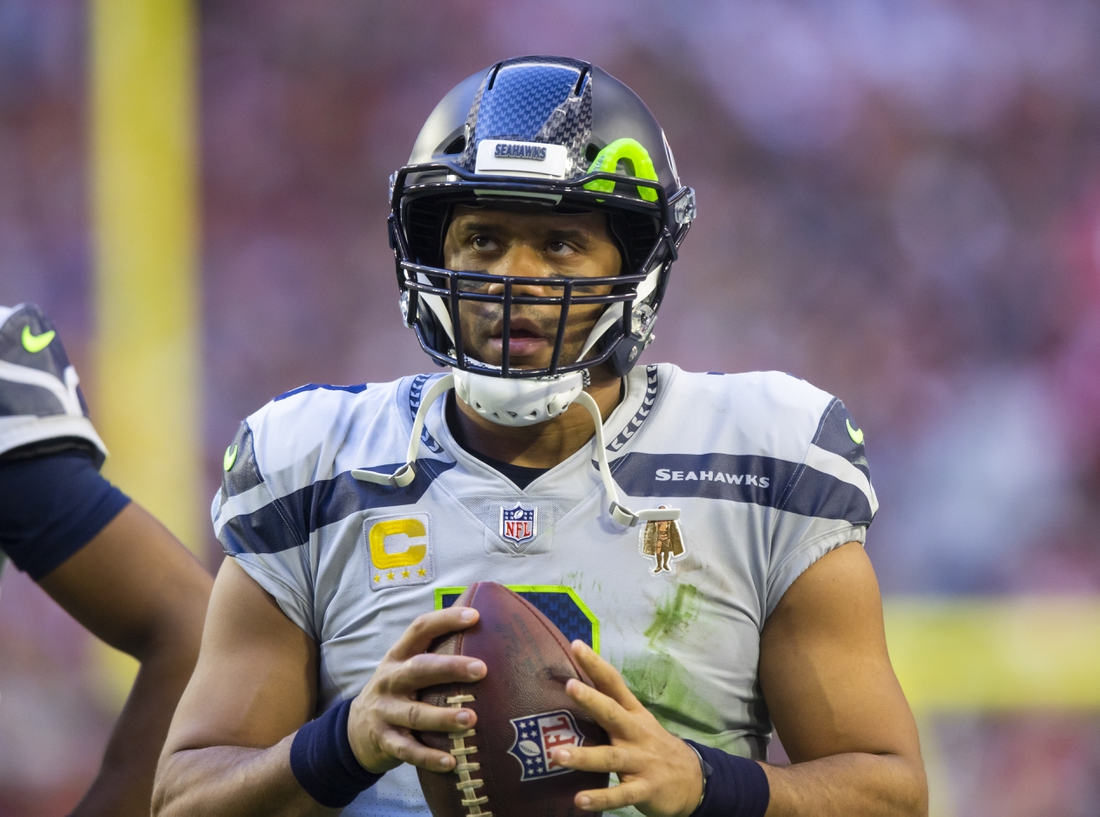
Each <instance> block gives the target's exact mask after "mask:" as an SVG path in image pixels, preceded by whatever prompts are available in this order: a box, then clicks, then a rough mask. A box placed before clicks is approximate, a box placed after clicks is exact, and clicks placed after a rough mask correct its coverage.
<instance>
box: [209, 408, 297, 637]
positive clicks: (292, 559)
mask: <svg viewBox="0 0 1100 817" xmlns="http://www.w3.org/2000/svg"><path fill="white" fill-rule="evenodd" d="M253 424H256V425H257V426H258V428H257V429H256V431H255V432H254V430H253V427H252V425H253ZM257 434H260V435H263V434H264V428H263V423H262V418H259V417H257V416H256V415H253V416H252V417H250V418H249V419H248V420H245V421H244V422H242V423H241V426H240V428H239V429H238V431H237V435H236V436H235V437H234V438H233V442H232V443H230V445H229V447H228V448H227V449H226V452H225V456H224V458H223V469H224V472H223V474H222V485H221V489H220V490H219V491H218V493H217V495H216V496H215V497H214V503H213V506H212V508H211V515H212V517H213V522H214V533H215V535H216V536H217V537H218V541H219V542H220V543H221V545H222V549H223V550H224V551H225V553H226V555H227V556H229V557H230V558H232V559H234V560H235V561H236V562H237V564H238V565H239V566H240V567H241V568H242V569H244V571H245V572H246V573H248V575H249V576H251V577H252V578H253V579H254V580H255V581H256V583H257V584H259V585H260V586H261V587H262V588H263V589H264V590H266V591H267V592H268V593H270V594H271V596H272V597H273V598H274V599H275V601H276V602H277V603H278V605H279V607H280V609H281V610H282V611H283V613H284V614H285V615H286V616H287V618H289V619H290V620H291V621H293V622H294V623H295V624H296V625H298V627H300V628H301V629H302V630H303V631H305V632H306V633H309V634H310V635H311V636H313V637H314V638H316V637H317V633H316V628H315V626H314V615H313V591H312V581H311V574H312V571H311V569H310V566H309V564H310V563H309V534H308V530H307V526H306V525H305V524H304V521H303V520H302V519H301V518H299V517H300V514H299V513H297V512H295V511H294V510H293V506H294V505H295V503H294V501H293V498H292V497H288V496H280V495H278V494H279V493H280V492H279V491H277V490H273V488H272V486H271V483H270V481H269V480H268V479H265V475H264V471H263V466H262V464H261V462H260V459H259V457H258V456H257V449H258V447H259V446H257V442H256V436H257Z"/></svg>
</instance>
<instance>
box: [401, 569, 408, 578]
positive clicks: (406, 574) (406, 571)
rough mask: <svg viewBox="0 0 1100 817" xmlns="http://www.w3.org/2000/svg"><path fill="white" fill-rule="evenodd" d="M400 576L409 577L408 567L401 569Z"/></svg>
mask: <svg viewBox="0 0 1100 817" xmlns="http://www.w3.org/2000/svg"><path fill="white" fill-rule="evenodd" d="M401 577H402V578H405V579H407V578H409V571H408V568H406V569H405V570H402V571H401Z"/></svg>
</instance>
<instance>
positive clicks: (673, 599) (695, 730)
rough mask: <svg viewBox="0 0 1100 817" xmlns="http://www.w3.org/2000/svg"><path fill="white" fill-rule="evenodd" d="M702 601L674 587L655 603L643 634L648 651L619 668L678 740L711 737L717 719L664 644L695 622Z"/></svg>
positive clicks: (686, 587)
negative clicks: (651, 619)
mask: <svg viewBox="0 0 1100 817" xmlns="http://www.w3.org/2000/svg"><path fill="white" fill-rule="evenodd" d="M702 606H703V596H702V594H701V593H700V592H699V588H697V587H695V586H694V585H691V584H681V585H677V587H676V592H675V593H674V594H669V595H666V597H665V598H664V599H663V600H662V601H661V602H659V603H658V605H657V609H656V611H655V612H654V615H653V623H652V624H650V625H649V628H648V629H646V631H645V633H644V635H645V637H646V638H648V639H649V652H648V653H647V654H646V655H644V656H639V657H637V658H634V659H631V660H629V661H627V662H626V664H624V666H623V669H622V675H623V678H624V679H625V680H626V683H627V686H629V687H630V690H631V692H633V693H634V695H635V696H636V697H637V698H638V700H639V701H641V703H642V704H643V705H644V706H645V707H646V709H648V710H649V711H650V712H652V713H653V715H654V716H655V717H656V718H657V720H658V721H659V722H660V724H661V725H662V726H663V727H664V728H665V729H668V731H670V732H672V733H673V734H676V735H680V736H681V737H691V738H694V737H699V738H703V736H704V735H709V736H711V739H713V733H714V731H715V728H716V727H717V725H718V724H720V723H722V718H721V716H720V713H719V712H718V710H717V709H716V708H715V707H714V706H713V705H711V704H710V703H708V702H707V701H706V700H705V699H704V698H703V697H702V696H700V695H699V693H698V691H697V690H698V684H697V683H696V682H695V681H694V680H693V678H692V677H691V673H689V672H688V671H687V670H686V669H685V668H684V667H683V665H682V664H681V663H680V662H679V661H677V660H676V658H674V657H673V656H672V654H671V653H670V651H669V650H668V649H667V647H666V646H664V644H665V643H666V642H668V641H675V642H677V643H679V642H681V641H682V640H683V639H684V636H685V634H686V630H687V628H688V627H689V626H690V624H691V623H692V622H693V621H695V620H696V619H697V618H698V617H699V613H700V611H701V609H702Z"/></svg>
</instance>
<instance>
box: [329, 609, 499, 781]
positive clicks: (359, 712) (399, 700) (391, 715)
mask: <svg viewBox="0 0 1100 817" xmlns="http://www.w3.org/2000/svg"><path fill="white" fill-rule="evenodd" d="M477 617H478V613H477V610H475V609H473V608H472V607H449V608H448V609H446V610H436V611H435V612H432V613H425V614H424V615H422V616H420V617H419V618H417V619H416V621H414V622H413V623H412V624H410V625H409V628H408V629H407V630H405V632H404V633H403V634H402V635H401V637H400V638H399V639H397V642H396V643H395V644H394V645H393V646H392V647H391V648H390V649H389V651H388V652H387V653H386V654H385V656H383V658H382V661H381V663H380V664H379V665H378V669H377V670H375V672H374V675H373V676H372V677H371V679H370V681H369V682H367V685H366V686H364V687H363V690H362V691H361V692H360V693H359V694H358V695H357V696H356V697H355V700H354V701H352V704H351V711H350V713H349V714H348V739H349V740H350V741H351V748H352V751H353V752H354V753H355V758H356V760H358V761H359V763H360V765H361V766H362V767H363V768H364V769H366V770H367V771H370V772H374V773H375V774H381V773H382V772H385V771H388V770H390V769H392V768H394V767H396V766H399V765H401V763H411V764H413V765H414V766H422V767H423V768H425V769H430V770H431V771H434V772H447V771H450V770H451V769H453V768H454V766H455V759H454V757H452V756H451V755H449V754H447V753H446V752H440V751H438V750H436V749H430V748H429V747H427V746H425V745H424V744H423V743H421V742H420V741H418V740H417V739H416V738H415V737H414V736H413V734H412V732H413V730H417V731H425V732H458V731H462V730H464V729H469V728H470V727H472V726H473V725H474V723H475V722H476V720H477V715H476V714H475V713H474V712H473V710H470V709H456V708H453V707H443V706H432V705H430V704H426V703H421V702H420V701H417V699H416V693H417V691H418V690H420V689H423V688H424V687H429V686H434V685H435V684H446V683H452V682H457V681H476V680H480V679H481V678H483V677H484V676H485V663H484V662H483V661H479V660H477V659H476V658H470V657H466V656H461V655H436V654H434V653H426V652H424V651H425V650H426V649H428V646H429V645H430V644H431V642H432V640H433V639H435V638H437V637H438V636H441V635H446V634H447V633H452V632H455V631H456V630H465V629H466V628H467V627H469V626H470V625H472V624H473V623H474V622H475V621H477Z"/></svg>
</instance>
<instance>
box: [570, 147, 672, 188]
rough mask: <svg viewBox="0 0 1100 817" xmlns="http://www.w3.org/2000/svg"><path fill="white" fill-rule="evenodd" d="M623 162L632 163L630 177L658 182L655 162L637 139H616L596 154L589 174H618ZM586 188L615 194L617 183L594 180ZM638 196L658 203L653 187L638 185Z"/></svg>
mask: <svg viewBox="0 0 1100 817" xmlns="http://www.w3.org/2000/svg"><path fill="white" fill-rule="evenodd" d="M622 161H626V162H629V163H630V168H631V172H630V173H628V174H627V175H628V176H635V177H637V178H639V179H650V180H651V181H658V179H657V171H656V170H655V169H654V168H653V160H652V159H650V158H649V151H648V150H646V149H645V148H644V147H642V143H641V142H639V141H638V140H637V139H616V140H615V141H614V142H612V143H611V144H610V145H608V146H607V147H605V148H604V149H603V150H601V151H600V152H599V153H598V154H596V161H594V162H592V165H591V166H590V167H589V168H588V172H589V173H617V172H618V170H619V162H622ZM584 187H585V189H586V190H599V191H600V192H601V193H613V192H614V191H615V182H613V181H611V179H593V180H592V181H590V182H589V183H588V184H586V185H585V186H584ZM638 195H639V196H641V197H642V198H643V199H645V200H646V201H657V191H656V190H654V189H653V188H652V187H646V186H645V185H638Z"/></svg>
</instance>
